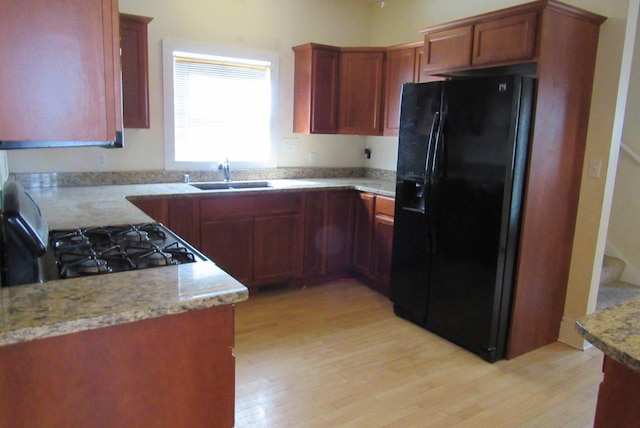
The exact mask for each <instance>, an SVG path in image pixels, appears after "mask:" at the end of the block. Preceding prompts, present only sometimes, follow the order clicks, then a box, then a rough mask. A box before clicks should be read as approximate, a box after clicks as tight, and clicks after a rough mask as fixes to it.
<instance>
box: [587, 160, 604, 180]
mask: <svg viewBox="0 0 640 428" xmlns="http://www.w3.org/2000/svg"><path fill="white" fill-rule="evenodd" d="M601 171H602V161H601V160H600V159H591V160H590V161H589V171H588V172H587V175H588V176H589V177H591V178H600V174H601Z"/></svg>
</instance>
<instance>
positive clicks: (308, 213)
mask: <svg viewBox="0 0 640 428" xmlns="http://www.w3.org/2000/svg"><path fill="white" fill-rule="evenodd" d="M326 196H327V193H326V192H307V193H306V195H305V198H304V199H305V203H304V206H305V208H304V215H305V220H304V264H303V265H304V269H303V274H304V276H305V277H312V276H319V275H322V274H323V273H324V266H325V255H326V253H325V250H324V249H325V248H326V245H327V236H326V235H327V229H326V227H325V224H326V220H327V215H326V208H327V204H326V201H325V200H326Z"/></svg>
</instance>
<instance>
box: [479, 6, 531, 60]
mask: <svg viewBox="0 0 640 428" xmlns="http://www.w3.org/2000/svg"><path fill="white" fill-rule="evenodd" d="M537 22H538V14H537V12H530V13H525V14H522V15H516V16H509V17H506V18H502V19H495V20H491V21H488V22H481V23H479V24H476V25H475V27H474V34H473V58H472V61H471V63H472V64H473V65H484V64H500V63H506V62H512V61H523V60H530V61H533V60H534V57H535V54H536V34H537V31H536V30H537Z"/></svg>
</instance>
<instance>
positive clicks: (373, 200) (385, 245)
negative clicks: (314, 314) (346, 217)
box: [353, 193, 395, 296]
mask: <svg viewBox="0 0 640 428" xmlns="http://www.w3.org/2000/svg"><path fill="white" fill-rule="evenodd" d="M394 211H395V199H393V198H390V197H386V196H380V195H373V194H371V193H360V194H359V195H358V197H357V198H356V202H355V227H354V233H355V236H354V251H353V269H354V271H355V272H356V274H357V276H358V278H359V279H360V280H361V281H363V282H364V283H366V284H367V285H369V286H370V287H371V288H374V289H376V290H378V291H379V292H380V293H382V294H384V295H385V296H388V295H389V288H390V285H391V251H392V247H393V225H394Z"/></svg>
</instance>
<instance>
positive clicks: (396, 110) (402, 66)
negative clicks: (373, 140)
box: [383, 42, 441, 136]
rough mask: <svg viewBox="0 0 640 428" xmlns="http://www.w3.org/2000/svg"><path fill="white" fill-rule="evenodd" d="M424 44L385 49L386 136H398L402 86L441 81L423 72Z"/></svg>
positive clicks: (408, 44) (418, 43)
mask: <svg viewBox="0 0 640 428" xmlns="http://www.w3.org/2000/svg"><path fill="white" fill-rule="evenodd" d="M424 53H425V50H424V44H423V43H422V42H414V43H407V44H403V45H396V46H392V47H390V48H387V52H386V56H387V57H386V61H385V78H384V82H385V83H384V117H383V122H384V123H383V124H384V132H383V134H384V135H386V136H392V135H398V131H399V129H400V100H401V98H402V85H403V84H405V83H422V82H428V81H433V80H441V78H439V77H436V76H429V75H428V74H427V73H425V72H424V71H423V67H422V64H423V62H424V59H425V56H424Z"/></svg>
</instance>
